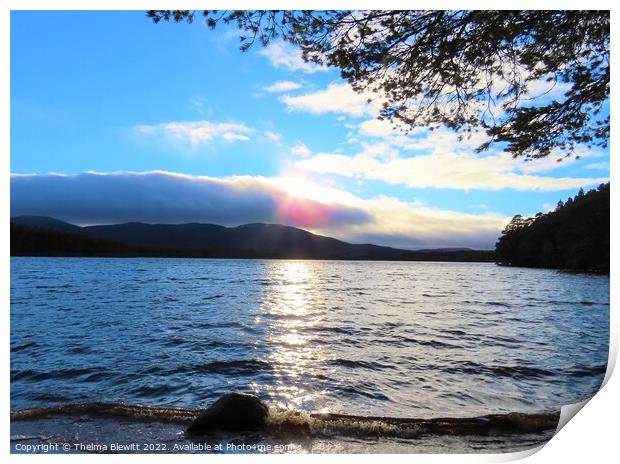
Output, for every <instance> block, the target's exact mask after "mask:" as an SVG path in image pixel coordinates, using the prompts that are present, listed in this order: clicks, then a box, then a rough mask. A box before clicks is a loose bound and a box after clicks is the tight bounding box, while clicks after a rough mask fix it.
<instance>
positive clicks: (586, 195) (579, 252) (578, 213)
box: [495, 182, 610, 273]
mask: <svg viewBox="0 0 620 464" xmlns="http://www.w3.org/2000/svg"><path fill="white" fill-rule="evenodd" d="M609 203H610V186H609V182H608V183H606V184H601V185H599V186H598V188H596V189H592V190H590V191H588V192H584V191H583V189H581V190H579V193H578V194H577V195H575V197H573V198H569V199H568V200H566V202H562V201H561V200H560V201H559V202H558V204H557V207H556V208H555V210H553V211H550V212H549V213H546V214H543V213H538V214H537V215H536V216H535V217H531V218H524V217H522V216H521V215H516V216H514V217H513V218H512V220H511V221H510V223H509V224H508V225H507V226H506V228H505V229H504V230H503V231H502V235H501V237H500V238H499V240H498V241H497V244H496V247H495V252H496V255H497V261H498V264H505V265H512V266H525V267H541V268H555V269H566V270H572V271H592V272H601V273H609V260H610V258H609V245H610V242H609V233H610V221H609V214H610V210H609Z"/></svg>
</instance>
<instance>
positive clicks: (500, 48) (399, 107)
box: [147, 10, 610, 158]
mask: <svg viewBox="0 0 620 464" xmlns="http://www.w3.org/2000/svg"><path fill="white" fill-rule="evenodd" d="M147 14H148V16H149V17H150V18H152V19H153V21H154V22H156V23H157V22H159V21H161V20H164V21H170V20H173V21H176V22H179V21H189V22H191V21H192V20H193V19H194V16H195V12H194V11H191V10H151V11H148V12H147ZM202 15H203V17H204V18H205V20H206V22H207V25H208V26H210V27H211V28H214V27H215V26H216V25H217V24H218V23H219V22H224V23H227V24H228V23H233V24H236V25H237V27H238V28H239V29H240V30H241V31H242V35H241V49H242V50H247V49H249V48H250V47H251V46H252V45H253V44H254V43H256V42H258V43H260V44H262V45H267V44H268V43H269V42H270V41H272V40H274V39H283V40H285V41H288V42H290V43H293V44H295V45H297V46H299V47H300V48H301V50H302V56H303V58H304V59H305V60H306V61H308V62H314V63H320V64H327V65H330V66H334V67H336V68H339V69H340V73H341V76H342V77H343V78H344V79H346V80H347V81H348V82H349V83H350V84H351V85H352V87H353V89H355V90H356V91H358V92H366V91H373V92H375V93H376V94H377V98H379V99H380V101H382V102H383V108H382V110H381V118H387V119H389V120H390V121H393V122H396V121H397V122H400V123H402V124H401V127H402V126H404V127H405V130H409V129H412V128H414V127H418V126H422V127H430V128H436V127H438V126H440V125H443V126H447V127H448V128H451V129H454V130H459V131H463V132H464V133H466V134H468V133H471V132H472V131H478V130H484V131H486V133H487V135H488V139H487V141H486V142H485V143H483V144H482V145H481V146H480V147H479V149H480V150H483V149H485V148H487V147H489V146H490V145H491V144H492V143H494V142H505V143H506V144H507V150H508V151H509V152H511V153H512V154H513V155H514V156H524V157H526V158H538V157H543V156H547V155H549V153H551V151H552V150H554V149H556V150H557V151H558V152H560V153H563V154H564V155H566V156H569V155H570V154H571V153H572V150H573V149H574V148H575V146H576V145H578V144H587V145H590V146H591V145H595V146H607V144H608V140H609V117H608V115H605V114H602V109H603V105H604V103H605V102H606V101H607V100H608V97H609V24H610V15H609V11H587V10H579V11H539V10H537V11H527V10H519V11H463V10H458V11H401V10H396V11H335V10H324V11H297V10H286V11H277V10H274V11H245V10H234V11H210V10H207V11H204V12H203V13H202ZM541 81H547V82H550V83H553V84H554V85H555V84H563V85H565V86H566V89H565V91H564V92H563V95H562V97H561V98H553V99H550V98H545V95H544V92H543V95H541V94H540V93H541V92H540V91H537V90H536V86H537V84H539V83H540V82H541Z"/></svg>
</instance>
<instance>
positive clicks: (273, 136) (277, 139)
mask: <svg viewBox="0 0 620 464" xmlns="http://www.w3.org/2000/svg"><path fill="white" fill-rule="evenodd" d="M265 137H267V139H268V140H269V141H270V142H271V143H275V144H276V145H279V144H280V143H282V136H281V135H280V134H277V133H275V132H271V131H265Z"/></svg>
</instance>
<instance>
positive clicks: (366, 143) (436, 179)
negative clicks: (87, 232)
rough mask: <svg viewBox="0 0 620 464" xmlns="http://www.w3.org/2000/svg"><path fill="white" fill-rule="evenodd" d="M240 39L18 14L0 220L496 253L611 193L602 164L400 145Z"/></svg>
mask: <svg viewBox="0 0 620 464" xmlns="http://www.w3.org/2000/svg"><path fill="white" fill-rule="evenodd" d="M237 37H238V32H237V31H236V30H233V29H227V28H224V27H219V26H218V28H217V29H216V30H215V31H211V30H209V29H207V28H206V27H205V26H204V25H203V24H202V22H201V21H196V22H195V23H194V24H191V25H189V24H168V23H160V24H158V25H155V24H153V23H152V22H151V21H150V20H149V19H148V18H146V16H145V15H144V13H143V12H13V13H12V14H11V44H10V47H11V173H12V174H13V175H12V179H11V187H12V191H11V213H12V214H49V215H55V216H56V217H58V218H60V219H65V220H69V221H71V222H74V223H79V224H87V223H112V222H120V221H121V220H132V218H134V219H135V220H143V221H145V222H184V221H187V220H196V221H201V222H218V223H222V224H225V225H238V224H241V223H245V222H251V221H260V222H282V223H287V224H290V225H295V226H300V227H304V228H306V229H309V230H312V231H315V232H318V233H324V234H327V235H331V236H334V237H337V238H341V239H344V240H350V241H353V242H369V241H370V242H375V243H380V244H386V245H395V246H402V247H407V248H420V247H429V246H472V247H477V248H492V246H493V244H494V242H495V238H496V237H497V235H498V234H499V232H500V231H501V229H502V228H503V226H504V225H505V224H506V222H507V220H509V218H510V217H511V216H513V215H514V214H523V215H533V214H535V213H537V212H538V211H546V210H548V209H549V208H552V207H553V206H555V204H556V203H557V202H558V200H559V199H566V198H567V197H569V196H572V195H574V194H575V193H576V192H577V191H578V190H579V188H580V187H584V188H586V189H587V188H589V187H594V186H596V185H597V184H598V183H600V182H601V181H604V180H606V179H608V178H609V153H608V151H606V150H592V151H588V150H582V151H580V152H579V153H580V154H581V155H582V158H581V159H579V160H574V159H571V160H565V161H563V162H562V163H557V162H555V158H551V157H550V158H548V159H544V160H542V161H540V162H537V163H530V164H525V163H523V162H521V161H519V160H513V159H512V158H511V157H510V156H509V155H508V154H505V153H503V152H502V151H501V150H500V149H499V148H495V149H493V150H491V151H488V152H485V153H483V154H475V152H474V150H473V148H474V147H475V146H476V145H477V142H478V140H477V139H474V140H471V141H465V142H459V141H458V140H457V138H456V134H453V133H450V132H449V131H447V130H440V131H436V132H433V133H431V132H428V131H425V130H418V131H416V132H414V133H412V134H410V135H408V136H403V135H400V134H399V133H398V132H397V131H395V130H393V128H392V127H391V126H390V125H388V124H385V123H381V122H379V121H377V120H376V119H375V116H376V107H375V106H374V105H373V104H370V105H369V104H367V103H366V102H365V99H366V96H364V95H358V94H355V93H354V92H352V91H351V90H350V88H349V87H348V86H347V85H346V84H345V83H344V82H343V81H342V80H341V79H340V78H339V74H338V72H337V71H336V70H334V69H325V68H318V67H316V66H311V65H309V64H306V63H304V62H303V61H302V60H301V58H300V56H299V53H298V52H297V51H296V50H295V49H293V48H291V47H289V46H286V45H284V44H281V43H274V44H273V45H272V46H270V47H269V48H262V47H260V46H259V47H256V48H253V49H251V50H250V51H249V52H247V53H241V52H240V51H239V50H238V39H237ZM558 90H561V89H558ZM115 211H116V212H117V213H115ZM233 213H234V214H233Z"/></svg>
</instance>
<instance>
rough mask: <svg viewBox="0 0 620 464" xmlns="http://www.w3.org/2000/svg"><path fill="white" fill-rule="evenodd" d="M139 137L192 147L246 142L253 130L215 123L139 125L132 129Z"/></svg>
mask: <svg viewBox="0 0 620 464" xmlns="http://www.w3.org/2000/svg"><path fill="white" fill-rule="evenodd" d="M134 131H135V132H136V133H138V134H140V135H143V136H148V137H153V136H163V137H164V138H166V139H168V140H171V141H175V142H182V143H189V144H190V145H191V146H192V147H194V148H196V147H197V146H199V145H201V144H204V143H206V142H212V141H214V140H217V139H220V140H225V141H228V142H247V141H249V140H250V137H248V134H250V133H251V132H252V131H253V129H251V128H249V127H247V126H245V125H243V124H235V123H215V122H210V121H205V120H201V121H183V122H165V123H161V124H156V125H140V126H136V127H135V128H134Z"/></svg>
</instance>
